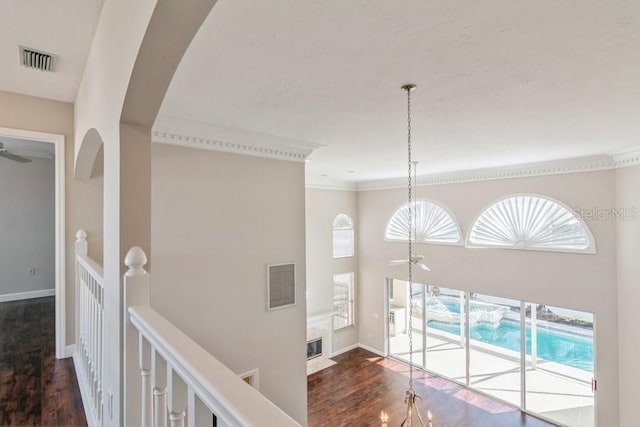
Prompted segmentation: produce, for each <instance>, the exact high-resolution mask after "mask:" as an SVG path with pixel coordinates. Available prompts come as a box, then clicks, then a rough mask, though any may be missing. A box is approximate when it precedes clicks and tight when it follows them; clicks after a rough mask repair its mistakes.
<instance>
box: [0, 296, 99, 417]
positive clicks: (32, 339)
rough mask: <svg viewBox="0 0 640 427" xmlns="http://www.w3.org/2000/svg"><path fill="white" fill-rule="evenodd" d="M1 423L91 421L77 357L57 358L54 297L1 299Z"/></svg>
mask: <svg viewBox="0 0 640 427" xmlns="http://www.w3.org/2000/svg"><path fill="white" fill-rule="evenodd" d="M0 425H3V426H7V425H8V426H40V425H42V426H86V425H87V420H86V418H85V414H84V409H83V406H82V399H81V397H80V391H79V389H78V382H77V380H76V373H75V370H74V367H73V362H72V360H71V359H64V360H57V359H56V358H55V301H54V298H53V297H47V298H36V299H31V300H23V301H13V302H3V303H0Z"/></svg>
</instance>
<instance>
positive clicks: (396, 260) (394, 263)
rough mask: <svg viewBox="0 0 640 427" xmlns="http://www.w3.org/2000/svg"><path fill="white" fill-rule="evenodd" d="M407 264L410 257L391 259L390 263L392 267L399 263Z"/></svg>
mask: <svg viewBox="0 0 640 427" xmlns="http://www.w3.org/2000/svg"><path fill="white" fill-rule="evenodd" d="M405 264H409V260H408V259H394V260H393V261H391V262H390V263H389V265H390V266H391V267H396V266H398V265H405Z"/></svg>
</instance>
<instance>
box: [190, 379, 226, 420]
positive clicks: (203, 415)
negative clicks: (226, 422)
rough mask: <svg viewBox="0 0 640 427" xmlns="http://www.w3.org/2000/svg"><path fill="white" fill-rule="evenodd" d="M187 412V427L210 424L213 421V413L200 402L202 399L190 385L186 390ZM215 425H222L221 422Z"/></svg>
mask: <svg viewBox="0 0 640 427" xmlns="http://www.w3.org/2000/svg"><path fill="white" fill-rule="evenodd" d="M187 414H188V417H187V427H198V426H203V425H211V424H212V422H213V414H212V413H211V411H210V410H209V408H207V406H206V405H205V404H204V403H202V400H200V399H199V398H198V396H196V394H195V392H194V391H193V388H192V387H191V386H189V388H188V391H187ZM217 426H218V427H222V425H221V424H218V425H217Z"/></svg>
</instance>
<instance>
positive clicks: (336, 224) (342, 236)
mask: <svg viewBox="0 0 640 427" xmlns="http://www.w3.org/2000/svg"><path fill="white" fill-rule="evenodd" d="M353 254H354V232H353V220H352V219H351V217H350V216H349V215H347V214H343V213H341V214H338V215H337V216H336V217H335V219H334V220H333V257H334V258H345V257H350V256H353Z"/></svg>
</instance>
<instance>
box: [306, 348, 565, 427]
mask: <svg viewBox="0 0 640 427" xmlns="http://www.w3.org/2000/svg"><path fill="white" fill-rule="evenodd" d="M333 360H334V361H336V362H338V363H337V364H336V365H334V366H332V367H330V368H327V369H324V370H322V371H320V372H317V373H315V374H313V375H310V376H309V377H307V393H308V395H307V399H308V418H309V427H320V426H332V427H335V426H358V427H360V426H377V427H379V426H380V425H381V422H380V411H382V410H384V411H386V412H387V413H388V414H389V426H399V425H400V422H401V421H402V420H403V419H404V412H405V409H406V407H405V405H404V403H403V399H404V393H405V391H406V389H407V385H408V377H409V367H408V366H407V365H405V364H403V363H400V362H396V361H394V360H391V359H386V358H383V357H380V356H378V355H376V354H374V353H371V352H368V351H366V350H363V349H361V348H358V349H355V350H352V351H349V352H347V353H344V354H341V355H339V356H337V357H335V358H333ZM414 389H415V391H416V393H417V394H418V395H420V396H421V397H422V399H423V400H422V401H421V402H420V404H419V407H420V412H421V414H422V416H423V419H424V420H425V423H426V414H427V409H429V410H430V411H431V412H432V414H433V426H434V427H525V426H526V427H549V426H553V424H549V423H546V422H544V421H542V420H540V419H538V418H535V417H533V416H530V415H526V414H524V413H522V412H521V411H519V410H517V409H514V408H512V407H510V406H507V405H504V404H501V403H499V402H496V401H494V400H492V399H490V398H488V397H485V396H483V395H481V394H478V393H475V392H473V391H471V390H467V389H465V388H464V387H461V386H459V385H457V384H455V383H452V382H451V381H447V380H445V379H443V378H439V377H436V376H431V375H428V374H427V373H425V372H423V371H419V370H417V371H416V370H414Z"/></svg>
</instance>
